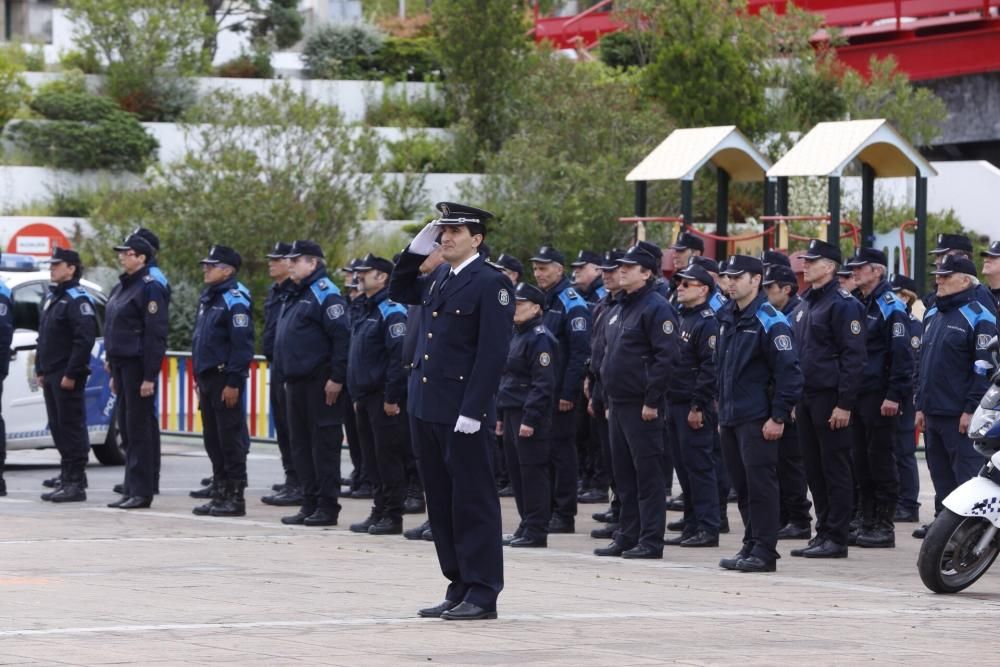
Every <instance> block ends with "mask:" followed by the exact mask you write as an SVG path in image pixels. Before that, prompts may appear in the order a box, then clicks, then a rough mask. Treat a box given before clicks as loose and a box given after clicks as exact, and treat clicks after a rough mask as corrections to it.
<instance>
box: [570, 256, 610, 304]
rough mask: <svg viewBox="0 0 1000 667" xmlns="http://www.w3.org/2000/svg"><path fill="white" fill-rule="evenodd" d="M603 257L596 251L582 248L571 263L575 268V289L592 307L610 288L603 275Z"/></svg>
mask: <svg viewBox="0 0 1000 667" xmlns="http://www.w3.org/2000/svg"><path fill="white" fill-rule="evenodd" d="M602 261H603V259H602V258H601V256H600V255H598V254H597V253H596V252H592V251H590V250H581V251H580V252H579V253H577V255H576V260H574V261H573V262H571V263H570V267H572V269H573V289H575V290H576V291H577V293H578V294H579V295H580V296H582V297H583V300H584V301H586V302H587V303H588V304H590V305H591V306H592V307H593V306H595V305H597V303H598V302H599V301H600V300H601V299H603V298H604V297H605V296H606V295H607V293H608V290H607V289H605V287H604V280H603V277H602V275H601V262H602Z"/></svg>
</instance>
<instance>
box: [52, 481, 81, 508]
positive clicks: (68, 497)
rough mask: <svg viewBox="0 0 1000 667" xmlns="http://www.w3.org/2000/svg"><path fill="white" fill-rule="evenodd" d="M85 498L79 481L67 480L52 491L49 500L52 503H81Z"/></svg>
mask: <svg viewBox="0 0 1000 667" xmlns="http://www.w3.org/2000/svg"><path fill="white" fill-rule="evenodd" d="M86 499H87V492H86V491H84V490H83V485H82V484H80V483H79V482H67V483H66V484H63V485H62V486H60V487H59V488H58V489H56V490H55V491H54V492H53V493H52V497H51V498H49V500H50V501H52V502H54V503H82V502H83V501H85V500H86Z"/></svg>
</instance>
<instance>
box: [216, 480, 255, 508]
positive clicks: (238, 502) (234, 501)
mask: <svg viewBox="0 0 1000 667" xmlns="http://www.w3.org/2000/svg"><path fill="white" fill-rule="evenodd" d="M224 488H225V497H224V498H223V499H222V502H221V503H219V504H218V505H216V506H215V507H213V508H212V509H211V514H212V516H246V513H247V503H246V500H245V499H244V498H243V491H244V490H245V489H246V488H247V483H246V481H245V480H239V481H236V482H234V481H232V480H229V481H228V482H226V484H225V487H224Z"/></svg>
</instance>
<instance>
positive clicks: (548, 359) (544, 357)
mask: <svg viewBox="0 0 1000 667" xmlns="http://www.w3.org/2000/svg"><path fill="white" fill-rule="evenodd" d="M538 363H539V364H541V365H542V366H548V365H549V364H551V363H552V356H551V355H550V354H549V353H548V352H542V353H541V354H540V355H538Z"/></svg>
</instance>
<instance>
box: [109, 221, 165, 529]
mask: <svg viewBox="0 0 1000 667" xmlns="http://www.w3.org/2000/svg"><path fill="white" fill-rule="evenodd" d="M115 250H116V251H117V252H118V262H119V264H121V266H122V269H123V270H124V273H122V274H121V276H120V277H119V282H118V284H117V285H115V287H114V289H113V290H112V291H111V296H110V297H109V298H108V303H107V306H106V307H105V314H104V349H105V355H106V357H107V360H108V365H109V367H110V369H111V382H112V389H114V390H115V393H116V394H117V395H118V409H119V410H120V411H121V412H120V414H121V415H122V417H121V422H120V423H122V424H123V425H124V426H125V429H124V430H123V434H124V435H125V439H126V441H127V442H128V448H127V449H126V450H125V454H126V462H125V483H124V484H123V489H122V491H123V493H122V496H121V498H119V499H118V500H116V501H114V502H112V503H109V504H108V507H117V508H119V509H126V510H130V509H138V508H144V507H149V506H150V505H151V504H152V502H153V494H154V493H155V492H156V476H157V471H158V470H159V466H158V460H159V458H160V451H159V449H158V448H157V444H158V443H159V431H160V429H159V425H158V424H157V422H156V414H155V394H156V379H157V376H158V375H159V373H160V366H161V364H162V363H163V356H164V354H166V351H167V329H168V326H169V319H168V317H167V312H168V308H169V293H168V291H167V289H166V288H165V287H164V286H163V285H162V284H161V283H160V282H159V281H157V280H156V278H154V277H153V276H152V275H150V273H149V266H148V264H147V263H148V261H149V260H150V259H152V258H153V257H154V256H155V255H156V252H155V251H154V250H153V246H152V245H150V244H149V242H148V241H147V240H146V239H144V238H143V237H142V236H139V235H137V234H133V235H132V236H129V237H128V238H126V239H125V241H124V242H123V243H122V244H121V245H117V246H115Z"/></svg>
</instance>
